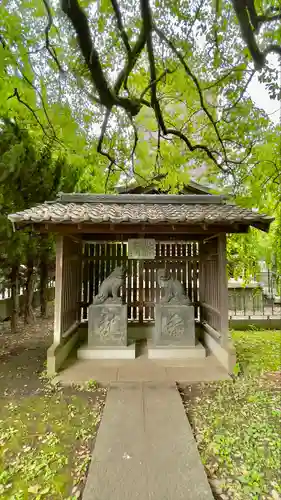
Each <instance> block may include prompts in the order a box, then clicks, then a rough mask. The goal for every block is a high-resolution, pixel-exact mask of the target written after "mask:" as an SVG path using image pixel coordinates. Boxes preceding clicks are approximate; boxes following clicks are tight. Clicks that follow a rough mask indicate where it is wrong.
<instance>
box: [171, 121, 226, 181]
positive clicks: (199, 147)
mask: <svg viewBox="0 0 281 500" xmlns="http://www.w3.org/2000/svg"><path fill="white" fill-rule="evenodd" d="M166 133H167V134H171V135H174V136H176V137H179V138H180V139H181V140H182V141H183V142H185V144H186V145H187V147H188V149H189V150H190V151H192V152H193V151H196V150H201V151H204V152H205V153H206V155H207V156H208V158H210V160H212V161H213V162H214V163H215V165H216V166H217V167H219V169H220V170H222V171H223V172H225V169H224V168H223V167H222V166H221V165H220V164H219V163H218V162H217V159H216V158H215V156H214V154H213V152H212V151H211V150H210V149H209V148H208V147H207V146H204V145H203V144H195V145H193V144H191V142H190V140H189V139H188V138H187V137H186V135H184V134H183V133H182V132H180V131H179V130H175V129H171V128H168V129H167V130H166Z"/></svg>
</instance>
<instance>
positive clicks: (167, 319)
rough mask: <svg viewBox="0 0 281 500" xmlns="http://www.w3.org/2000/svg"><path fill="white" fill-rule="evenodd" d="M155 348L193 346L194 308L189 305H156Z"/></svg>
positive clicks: (153, 339)
mask: <svg viewBox="0 0 281 500" xmlns="http://www.w3.org/2000/svg"><path fill="white" fill-rule="evenodd" d="M152 341H153V344H154V345H155V346H161V345H162V346H193V347H194V346H195V342H196V339H195V321H194V307H193V306H191V305H176V304H156V306H155V327H154V330H153V334H152Z"/></svg>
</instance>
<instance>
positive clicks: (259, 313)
mask: <svg viewBox="0 0 281 500" xmlns="http://www.w3.org/2000/svg"><path fill="white" fill-rule="evenodd" d="M54 287H55V281H54V280H53V279H49V281H48V288H54ZM38 289H39V283H37V285H36V286H35V290H34V291H35V292H36V291H37V290H38ZM23 294H24V287H23V286H20V287H19V295H23ZM9 298H11V288H10V287H6V288H0V301H1V300H6V299H9ZM278 300H279V301H278ZM228 303H229V319H235V318H247V319H251V318H264V319H266V318H272V317H274V318H280V320H281V303H280V298H279V299H277V301H276V297H275V298H274V297H271V298H270V297H268V296H266V295H265V294H264V293H263V292H262V289H247V288H244V289H236V290H233V289H229V297H228Z"/></svg>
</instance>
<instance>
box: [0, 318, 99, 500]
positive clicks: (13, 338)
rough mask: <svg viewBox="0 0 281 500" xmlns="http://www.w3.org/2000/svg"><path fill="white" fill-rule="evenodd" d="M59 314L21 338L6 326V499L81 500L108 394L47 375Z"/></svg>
mask: <svg viewBox="0 0 281 500" xmlns="http://www.w3.org/2000/svg"><path fill="white" fill-rule="evenodd" d="M52 332H53V314H52V312H51V311H50V317H49V318H46V319H44V320H42V319H41V318H36V321H35V323H34V324H33V325H24V324H23V323H21V324H20V328H19V331H18V332H17V334H16V335H11V334H10V331H9V328H8V327H7V325H4V326H2V328H0V382H1V383H0V498H1V500H2V499H3V500H5V499H9V500H70V499H71V500H74V499H76V500H77V499H78V498H81V496H82V491H83V488H84V485H85V479H86V475H87V469H88V465H89V462H90V458H91V451H92V448H93V444H94V439H95V435H96V432H97V429H98V425H99V421H100V418H101V413H102V408H103V403H104V399H105V391H104V390H103V389H99V388H98V387H97V384H96V383H95V381H91V382H90V383H88V384H87V385H86V386H84V387H72V388H68V389H66V388H64V389H63V388H62V387H60V386H59V385H56V386H55V385H54V384H52V383H51V380H49V379H48V378H47V377H46V376H45V372H44V366H45V362H46V352H47V348H48V347H49V345H50V344H51V342H52Z"/></svg>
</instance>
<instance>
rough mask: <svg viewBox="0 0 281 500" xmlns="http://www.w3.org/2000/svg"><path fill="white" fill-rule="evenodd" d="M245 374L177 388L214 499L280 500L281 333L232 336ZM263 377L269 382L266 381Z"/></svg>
mask: <svg viewBox="0 0 281 500" xmlns="http://www.w3.org/2000/svg"><path fill="white" fill-rule="evenodd" d="M233 338H234V341H235V344H236V349H237V358H238V362H240V363H242V365H243V363H245V364H244V367H245V365H246V366H247V369H246V370H243V371H242V373H243V374H242V375H241V376H239V377H236V378H235V379H234V380H231V381H223V382H215V383H208V384H203V383H202V384H197V385H196V386H195V385H193V386H187V387H183V388H181V389H180V390H181V395H182V398H183V402H184V405H185V408H186V412H187V415H188V418H189V420H190V423H191V425H192V428H193V432H194V435H195V438H196V440H197V444H198V449H199V452H200V456H201V459H202V462H203V464H204V466H205V468H206V472H207V474H208V477H209V478H210V483H211V485H212V488H213V490H214V493H215V495H216V496H215V498H218V499H219V498H221V499H227V498H229V499H235V500H247V499H253V500H263V499H273V500H278V499H279V500H280V499H281V478H280V463H281V432H280V429H281V419H280V417H281V396H280V377H279V376H277V377H276V376H274V374H275V375H278V374H279V373H280V372H278V371H277V370H280V368H279V367H280V359H281V342H280V339H281V332H278V331H275V332H257V331H255V332H253V331H250V332H243V333H242V332H234V334H233ZM267 372H269V373H270V375H271V376H268V374H267Z"/></svg>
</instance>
